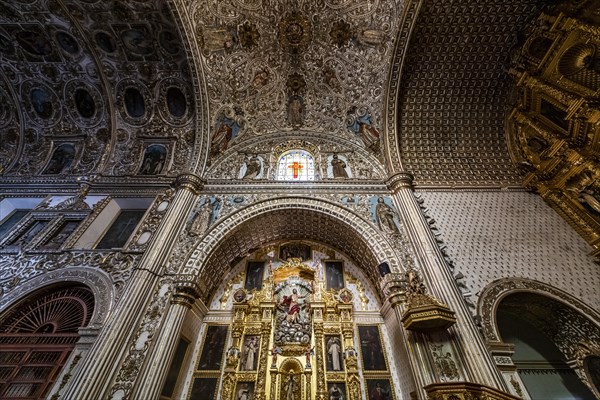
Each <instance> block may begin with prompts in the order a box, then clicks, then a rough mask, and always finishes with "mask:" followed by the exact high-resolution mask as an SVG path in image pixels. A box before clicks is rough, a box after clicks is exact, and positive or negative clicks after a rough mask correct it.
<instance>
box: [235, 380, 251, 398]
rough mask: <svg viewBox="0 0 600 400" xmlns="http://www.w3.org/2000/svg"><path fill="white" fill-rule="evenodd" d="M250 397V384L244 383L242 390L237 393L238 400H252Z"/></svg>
mask: <svg viewBox="0 0 600 400" xmlns="http://www.w3.org/2000/svg"><path fill="white" fill-rule="evenodd" d="M251 399H252V397H250V388H248V384H247V383H244V384H243V385H242V387H241V388H240V390H238V393H237V400H251Z"/></svg>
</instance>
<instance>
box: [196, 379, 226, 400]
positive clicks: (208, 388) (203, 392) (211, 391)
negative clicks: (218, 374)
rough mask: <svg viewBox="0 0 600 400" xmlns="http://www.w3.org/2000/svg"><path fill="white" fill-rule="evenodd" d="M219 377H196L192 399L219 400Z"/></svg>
mask: <svg viewBox="0 0 600 400" xmlns="http://www.w3.org/2000/svg"><path fill="white" fill-rule="evenodd" d="M218 383H219V378H194V383H193V384H192V391H191V393H190V397H189V399H190V400H217V387H218Z"/></svg>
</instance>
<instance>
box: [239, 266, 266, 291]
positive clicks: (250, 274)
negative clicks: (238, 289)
mask: <svg viewBox="0 0 600 400" xmlns="http://www.w3.org/2000/svg"><path fill="white" fill-rule="evenodd" d="M264 270H265V262H264V261H248V265H247V266H246V283H245V284H244V289H246V290H261V289H262V283H263V274H264Z"/></svg>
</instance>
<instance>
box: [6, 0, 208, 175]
mask: <svg viewBox="0 0 600 400" xmlns="http://www.w3.org/2000/svg"><path fill="white" fill-rule="evenodd" d="M0 50H1V51H0V64H1V68H0V100H1V101H2V105H1V106H0V115H2V116H4V117H5V118H3V119H2V122H0V135H1V137H0V139H1V140H0V156H1V157H0V174H4V175H8V176H10V175H18V176H28V175H34V174H42V175H48V177H53V176H66V175H80V174H88V173H102V174H104V175H135V174H138V173H140V171H141V170H142V162H143V161H142V160H143V157H144V154H145V153H146V150H147V148H148V147H149V146H151V145H153V144H155V143H157V142H158V143H160V144H161V145H162V146H163V148H164V149H167V150H168V151H169V154H167V155H166V157H165V160H164V162H163V164H162V168H161V169H160V171H158V169H157V168H155V170H156V172H157V173H158V174H162V175H165V174H168V175H172V174H177V173H179V172H181V171H183V169H184V166H185V165H186V164H187V163H188V162H189V160H190V158H191V157H192V152H193V148H194V145H195V139H196V138H195V118H194V117H195V106H194V92H193V88H192V87H191V85H190V84H189V82H190V71H189V67H188V64H187V57H186V52H185V48H184V46H183V43H182V41H181V37H180V35H179V33H178V29H177V26H176V24H175V22H174V20H173V17H172V14H171V12H170V10H169V7H168V5H167V3H166V2H165V1H163V0H153V1H132V2H121V1H100V0H86V1H69V0H65V1H61V0H56V1H45V0H28V1H19V2H2V3H0ZM152 172H155V171H152Z"/></svg>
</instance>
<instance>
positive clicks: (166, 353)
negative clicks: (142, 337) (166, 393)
mask: <svg viewBox="0 0 600 400" xmlns="http://www.w3.org/2000/svg"><path fill="white" fill-rule="evenodd" d="M182 278H184V279H182V280H180V281H178V282H176V283H175V290H174V293H173V295H172V297H171V305H170V306H169V308H168V311H167V313H166V315H165V317H164V318H163V321H162V324H161V327H160V329H159V332H158V333H157V334H156V335H155V338H154V340H153V342H154V343H153V345H152V348H151V350H150V351H149V352H148V354H147V355H146V362H145V363H144V366H143V367H142V369H141V370H140V373H139V376H140V379H138V381H137V382H136V385H135V387H134V389H133V391H132V395H131V398H133V399H156V398H158V397H159V396H160V391H161V390H162V387H163V385H164V381H165V379H166V378H167V374H168V373H169V368H170V367H171V361H172V359H173V356H174V355H175V350H176V348H177V343H178V342H179V332H180V331H181V327H182V325H183V321H184V320H185V316H186V315H187V312H188V310H189V309H191V308H192V306H193V305H194V302H195V301H196V299H197V298H198V297H199V295H200V293H199V290H198V286H197V285H196V284H195V283H194V282H193V280H192V279H194V278H195V277H182ZM186 278H187V279H186Z"/></svg>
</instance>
